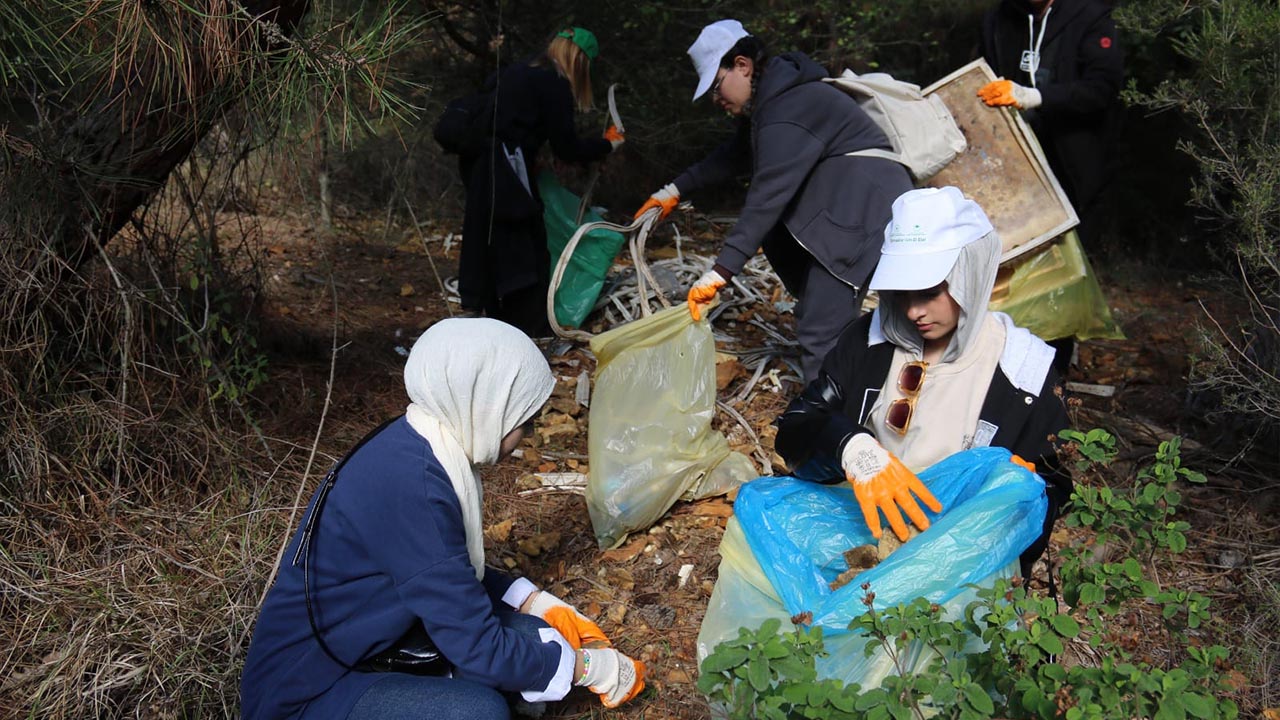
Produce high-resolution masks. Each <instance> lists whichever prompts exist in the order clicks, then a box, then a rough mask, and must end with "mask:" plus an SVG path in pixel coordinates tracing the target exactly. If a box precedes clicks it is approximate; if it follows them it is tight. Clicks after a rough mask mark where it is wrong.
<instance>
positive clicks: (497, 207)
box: [458, 63, 613, 308]
mask: <svg viewBox="0 0 1280 720" xmlns="http://www.w3.org/2000/svg"><path fill="white" fill-rule="evenodd" d="M499 79H500V82H499V83H497V100H496V102H497V106H496V107H497V111H496V114H497V117H496V120H495V123H496V131H497V132H496V138H495V139H494V142H491V143H490V144H489V145H488V148H487V152H486V153H485V154H483V155H481V156H479V157H470V158H460V166H461V172H462V178H463V182H464V183H466V189H467V206H466V211H465V215H464V218H463V226H462V256H461V259H460V261H459V269H458V275H459V286H460V287H459V290H460V291H461V293H462V301H463V305H464V306H466V307H468V308H479V307H483V306H484V305H485V302H486V300H489V299H491V298H494V297H501V296H504V295H508V294H510V293H513V292H515V291H518V290H521V289H523V288H528V287H530V286H537V285H543V286H545V284H546V282H547V280H548V278H549V277H550V275H551V270H550V258H549V256H548V254H547V241H546V233H545V230H544V229H543V224H542V200H541V198H539V196H538V186H537V174H538V167H537V159H538V154H539V152H541V150H542V148H543V146H544V145H547V144H550V146H551V151H552V153H553V154H554V155H555V156H556V157H558V158H560V159H561V160H565V161H569V162H592V161H596V160H601V159H603V158H604V157H605V156H606V155H608V154H609V152H610V151H611V150H612V147H613V146H612V145H610V144H609V141H608V140H605V139H604V138H601V137H586V138H584V137H579V136H578V133H577V131H576V130H575V128H574V100H573V92H572V90H571V88H570V86H569V81H568V80H566V79H565V78H563V77H561V76H560V75H559V74H558V73H557V72H556V71H555V69H554V68H552V67H550V66H548V65H534V64H532V63H518V64H515V65H512V66H510V67H507V68H506V69H504V70H503V71H502V73H501V76H500V78H499ZM503 146H505V148H506V149H507V150H510V151H512V152H514V150H515V148H516V147H519V148H521V149H522V150H523V152H524V159H525V163H526V164H527V167H528V175H529V187H530V189H529V190H526V189H525V187H524V185H522V184H521V183H520V180H519V179H518V178H517V176H516V174H515V172H514V171H513V170H512V169H511V165H510V164H509V163H508V162H507V159H506V153H505V152H504V149H503Z"/></svg>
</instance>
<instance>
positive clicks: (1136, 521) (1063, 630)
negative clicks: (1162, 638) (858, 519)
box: [698, 430, 1239, 720]
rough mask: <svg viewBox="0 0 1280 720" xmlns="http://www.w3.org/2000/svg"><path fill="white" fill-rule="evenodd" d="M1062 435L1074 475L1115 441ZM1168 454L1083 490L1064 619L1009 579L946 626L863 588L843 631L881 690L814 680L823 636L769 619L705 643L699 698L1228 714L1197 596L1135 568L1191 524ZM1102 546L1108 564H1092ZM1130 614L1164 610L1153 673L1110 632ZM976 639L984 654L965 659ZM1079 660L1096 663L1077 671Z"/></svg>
mask: <svg viewBox="0 0 1280 720" xmlns="http://www.w3.org/2000/svg"><path fill="white" fill-rule="evenodd" d="M1063 438H1064V439H1065V440H1067V441H1068V443H1070V446H1069V447H1070V450H1069V451H1068V452H1070V451H1072V450H1074V451H1076V452H1077V454H1078V455H1079V456H1080V457H1081V458H1083V459H1082V460H1081V462H1082V463H1083V465H1084V467H1085V468H1086V469H1097V468H1099V467H1101V466H1104V465H1105V464H1107V463H1109V462H1110V460H1111V459H1112V458H1113V457H1114V454H1115V450H1114V439H1113V438H1112V437H1111V436H1110V435H1109V434H1108V433H1106V432H1105V431H1102V430H1093V431H1090V432H1088V433H1079V432H1075V431H1065V432H1064V433H1063ZM1179 446H1180V442H1179V440H1178V439H1177V438H1174V439H1172V440H1170V441H1168V442H1164V443H1161V445H1160V447H1159V449H1158V450H1157V452H1156V454H1155V457H1154V458H1153V461H1152V463H1151V464H1150V465H1149V466H1148V467H1146V468H1144V469H1142V470H1141V471H1139V473H1138V474H1137V482H1134V483H1130V484H1128V485H1126V486H1125V489H1122V490H1117V489H1112V488H1108V487H1095V485H1094V483H1091V482H1087V481H1086V482H1082V483H1080V487H1079V489H1078V490H1077V492H1076V494H1075V495H1074V502H1075V504H1074V505H1073V510H1072V512H1071V513H1070V514H1069V515H1068V517H1067V525H1068V526H1070V527H1078V528H1084V529H1087V530H1089V531H1091V532H1092V533H1093V536H1092V538H1091V540H1092V541H1093V542H1091V543H1090V544H1088V545H1087V546H1081V547H1069V548H1066V549H1064V550H1063V551H1062V559H1063V567H1062V578H1063V594H1064V597H1066V598H1067V599H1068V602H1069V603H1070V604H1071V606H1072V607H1071V608H1070V609H1069V612H1063V611H1062V609H1060V608H1059V607H1058V604H1057V601H1056V600H1055V599H1053V598H1047V597H1041V596H1038V595H1036V594H1033V593H1030V592H1028V590H1027V588H1026V587H1024V586H1023V585H1022V582H1021V580H1020V579H1019V578H1013V579H1012V580H1011V581H1010V580H1003V579H1001V580H998V581H997V582H996V583H995V584H994V585H993V586H992V587H989V588H983V589H979V590H978V591H977V600H975V601H973V602H971V603H969V605H968V606H967V607H966V608H965V609H964V611H963V614H962V616H961V617H958V618H950V617H944V616H943V612H942V608H941V607H940V606H939V605H936V604H933V603H930V602H928V601H926V600H924V599H917V600H915V601H913V602H911V603H907V604H901V605H897V606H895V607H890V608H886V609H884V610H880V611H877V610H875V609H874V607H873V600H874V598H875V594H874V592H871V589H870V588H869V586H866V585H864V586H863V587H864V589H865V590H867V595H866V597H865V599H864V602H865V603H866V605H867V606H868V608H870V609H869V611H868V612H866V613H865V614H863V615H861V616H860V617H858V618H857V619H855V620H854V621H853V622H852V623H850V625H849V629H850V630H852V631H855V632H858V633H862V634H864V635H865V636H866V637H868V638H869V642H868V644H867V649H866V652H867V653H868V655H869V654H871V653H873V652H877V651H881V650H882V651H883V652H885V653H886V654H887V655H888V657H889V658H890V659H891V660H892V661H893V662H894V665H895V667H896V668H897V673H896V674H894V675H890V676H889V677H887V678H885V679H884V681H883V682H882V683H881V684H880V686H879V687H875V688H862V687H860V686H859V685H858V684H856V683H850V684H848V685H844V684H842V683H840V682H838V681H835V680H829V679H818V674H817V670H816V659H817V658H818V657H820V656H822V655H823V654H824V649H823V642H822V632H821V628H814V629H812V630H807V629H805V628H804V627H797V628H796V629H795V630H794V631H792V632H789V633H784V634H781V635H780V634H778V630H779V626H780V623H778V622H777V621H770V622H767V623H766V624H765V625H764V626H762V627H761V628H760V629H759V630H756V631H751V630H749V629H746V628H744V629H742V630H740V631H739V636H738V638H737V639H735V640H732V641H729V642H726V643H723V644H721V645H719V646H717V647H716V648H715V650H714V651H713V652H712V653H711V655H709V656H708V657H707V659H706V660H705V661H704V662H703V664H702V676H701V677H700V678H699V680H698V688H699V689H700V690H701V691H702V692H703V693H705V694H706V695H707V696H708V697H709V698H710V700H711V701H712V703H713V705H715V706H717V707H720V708H722V709H723V710H724V711H725V712H726V713H727V714H728V716H729V717H730V718H743V719H746V718H786V717H805V718H860V719H861V718H865V719H867V720H876V719H881V718H894V719H895V720H907V719H908V718H926V717H940V718H960V719H967V718H1068V719H1069V720H1083V719H1085V718H1098V719H1102V718H1127V717H1147V718H1153V719H1154V720H1174V719H1175V718H1176V719H1181V718H1186V717H1192V718H1235V717H1237V716H1238V714H1239V710H1238V708H1237V705H1236V703H1235V701H1234V700H1231V699H1229V698H1226V697H1224V695H1225V693H1226V690H1227V688H1226V687H1225V685H1224V684H1223V683H1222V681H1221V679H1220V678H1221V676H1222V673H1221V672H1220V671H1221V670H1222V668H1223V667H1224V666H1225V664H1226V660H1227V656H1228V651H1227V649H1226V648H1224V647H1222V646H1219V645H1213V646H1209V647H1200V646H1198V645H1197V644H1195V643H1193V642H1191V640H1190V638H1188V636H1187V633H1186V630H1187V629H1188V628H1198V627H1200V626H1201V625H1203V624H1204V623H1205V622H1206V621H1207V620H1208V619H1209V615H1208V610H1209V601H1208V599H1207V598H1206V597H1204V596H1203V595H1201V594H1199V593H1195V592H1188V591H1186V590H1182V589H1178V588H1173V587H1167V586H1163V585H1161V584H1160V583H1159V582H1157V581H1156V580H1153V579H1150V578H1148V577H1147V575H1146V573H1145V571H1144V566H1143V563H1142V562H1139V557H1140V556H1145V558H1146V559H1148V560H1150V559H1151V558H1152V557H1153V553H1154V552H1156V551H1160V552H1161V553H1166V554H1168V555H1177V554H1179V553H1181V552H1183V551H1184V550H1185V549H1186V536H1185V532H1186V530H1187V529H1188V528H1187V524H1186V523H1185V522H1182V521H1180V520H1176V519H1174V516H1175V515H1176V513H1177V510H1178V506H1179V505H1180V503H1181V501H1182V497H1181V494H1180V493H1179V492H1178V491H1177V490H1176V489H1175V485H1177V484H1178V483H1180V482H1195V483H1199V482H1204V477H1203V476H1202V475H1200V474H1199V473H1197V472H1195V471H1193V470H1190V469H1187V468H1184V467H1182V464H1181V457H1180V454H1179ZM1086 480H1087V479H1086ZM1099 547H1104V548H1110V549H1111V550H1110V551H1111V552H1114V553H1115V557H1114V558H1112V557H1103V558H1101V559H1099V558H1098V557H1097V556H1096V555H1095V552H1094V551H1095V550H1096V549H1097V548H1099ZM1142 603H1145V604H1154V605H1155V606H1158V607H1159V608H1160V615H1161V617H1162V618H1163V620H1164V622H1165V630H1166V632H1167V640H1168V641H1169V643H1170V645H1171V647H1172V648H1173V649H1174V651H1175V652H1174V654H1173V655H1172V658H1173V661H1172V662H1169V663H1167V664H1165V665H1163V666H1156V665H1155V664H1153V663H1151V662H1149V661H1147V660H1146V659H1144V658H1140V657H1135V653H1134V652H1133V649H1132V648H1131V647H1128V646H1126V644H1125V642H1124V638H1123V637H1122V636H1121V634H1120V633H1117V632H1116V628H1117V626H1118V624H1119V623H1118V622H1117V621H1118V620H1120V619H1121V618H1122V617H1123V614H1124V613H1125V612H1127V611H1131V610H1133V609H1134V607H1135V606H1136V605H1137V604H1142ZM975 638H979V639H981V642H982V643H983V644H984V645H986V647H987V649H986V650H985V651H983V652H976V653H967V654H966V653H965V652H964V648H965V647H966V645H969V644H970V643H972V642H973V640H974V639H975ZM917 642H920V643H923V645H924V647H925V648H926V649H927V650H928V651H929V652H930V654H931V655H932V657H933V659H932V660H930V661H929V662H928V663H927V664H926V666H925V667H924V669H923V670H920V671H916V672H912V671H910V669H909V668H908V667H907V664H906V662H905V660H904V653H905V652H906V651H907V649H908V647H909V646H911V645H912V644H914V643H917ZM1069 645H1071V646H1073V647H1072V650H1071V652H1068V646H1069ZM1081 648H1087V649H1088V650H1087V652H1088V653H1089V654H1091V655H1093V656H1095V657H1098V658H1100V660H1099V661H1097V662H1094V663H1085V662H1081V661H1079V660H1078V659H1073V658H1075V656H1076V655H1078V652H1077V651H1078V650H1079V649H1081Z"/></svg>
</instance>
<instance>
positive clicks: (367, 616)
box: [241, 319, 644, 720]
mask: <svg viewBox="0 0 1280 720" xmlns="http://www.w3.org/2000/svg"><path fill="white" fill-rule="evenodd" d="M554 384H555V380H554V378H553V376H552V375H551V370H550V368H549V367H548V366H547V362H546V360H545V359H544V358H543V357H542V355H541V353H540V352H539V351H538V349H537V347H536V346H534V344H533V343H532V342H531V341H530V340H529V339H528V338H527V337H526V336H525V335H524V334H523V333H521V332H520V331H519V330H517V329H515V328H514V327H512V326H510V325H506V324H505V323H502V322H498V321H496V320H488V319H465V320H463V319H457V320H444V321H442V322H439V323H437V324H436V325H433V326H432V327H431V328H430V329H429V330H427V332H425V333H423V335H422V337H420V338H419V339H418V341H417V343H415V344H414V346H413V350H412V352H410V354H409V361H408V363H407V364H406V366H405V389H406V390H407V392H408V395H409V399H410V401H411V402H410V404H409V406H408V409H407V411H406V413H405V415H404V416H403V417H399V418H396V419H395V420H393V421H391V422H390V423H388V424H386V425H384V426H383V427H381V428H379V429H378V430H376V431H374V432H373V433H372V434H371V435H370V436H368V437H366V438H365V439H364V440H363V441H361V443H360V444H358V445H357V446H356V447H355V449H353V450H352V451H351V452H350V453H349V454H348V455H347V457H346V458H344V459H343V461H341V462H340V463H339V465H338V466H336V468H335V471H333V472H331V473H330V477H329V478H327V479H326V480H327V482H326V483H324V484H322V487H321V488H320V489H319V490H318V491H317V493H316V497H315V498H313V499H312V502H311V506H310V507H309V509H308V511H307V515H306V517H305V518H304V522H303V526H302V527H301V528H299V530H298V532H297V534H296V535H295V537H294V539H293V541H292V543H291V546H290V548H289V551H288V552H287V554H286V558H285V561H284V562H283V563H282V564H281V567H280V573H279V576H278V578H277V580H276V583H275V585H274V586H273V587H272V588H271V591H270V592H269V593H268V595H267V600H266V603H265V604H264V605H263V608H262V613H261V615H260V616H259V618H258V623H257V626H256V628H255V631H254V637H253V642H252V644H251V646H250V648H249V655H248V658H247V660H246V662H245V669H244V674H243V677H242V685H241V702H242V711H243V715H244V717H245V718H248V719H250V720H256V719H264V720H265V719H275V718H351V719H357V718H359V719H363V718H428V717H429V718H433V719H441V718H458V719H462V718H506V717H508V715H509V711H508V703H507V699H506V697H504V695H503V693H519V695H520V696H521V697H522V698H523V699H524V700H525V701H527V702H540V701H548V700H559V699H561V698H563V697H564V696H565V695H566V694H568V692H569V690H570V689H571V687H573V686H584V687H589V688H590V689H591V690H592V691H593V692H595V693H597V694H599V695H600V698H601V701H602V702H603V703H604V704H605V705H606V706H608V707H616V706H617V705H619V704H621V703H623V702H625V701H626V700H629V699H630V698H632V697H634V696H635V695H636V694H637V693H639V692H640V691H641V690H642V689H643V688H644V666H643V665H642V664H641V663H639V662H635V661H633V660H631V659H630V658H628V657H626V656H625V655H623V654H621V653H619V652H617V651H616V650H613V649H612V648H611V647H610V643H609V641H608V638H606V637H605V636H604V634H603V633H602V632H601V631H600V628H599V627H597V626H596V625H595V623H593V622H591V621H590V620H588V619H587V618H585V617H584V616H582V615H581V614H579V613H578V612H577V611H576V610H574V609H573V608H572V607H571V606H569V605H567V604H566V603H564V602H562V601H560V600H559V599H557V598H556V597H555V596H553V595H551V594H550V593H547V592H545V591H540V590H538V589H537V587H535V586H534V585H533V583H531V582H529V581H528V580H527V579H523V578H521V579H515V580H513V579H512V578H510V577H508V576H506V575H504V574H502V573H501V572H499V571H496V570H494V569H492V568H486V567H485V565H484V537H483V533H482V526H481V499H482V488H481V484H480V479H479V477H478V476H477V475H476V473H475V469H474V466H476V465H485V464H491V463H495V462H497V461H498V460H500V459H501V458H503V457H505V456H506V455H508V454H510V453H511V451H512V450H514V449H515V447H516V446H517V445H519V443H520V441H521V439H522V438H523V437H524V434H525V432H526V424H527V423H530V422H531V421H532V419H533V417H534V416H535V415H536V414H537V412H538V411H539V409H540V408H541V407H542V405H543V404H544V403H545V402H546V400H547V398H548V397H550V395H551V391H552V388H553V386H554ZM433 651H438V653H439V655H440V656H441V660H440V661H438V662H436V663H433V664H425V663H418V664H417V669H415V670H414V671H413V673H419V672H429V673H432V674H430V675H421V674H413V673H411V672H408V671H407V669H408V667H409V665H408V664H407V663H406V662H405V659H406V657H409V658H410V659H412V657H411V656H413V655H414V654H416V655H417V659H419V660H421V658H422V657H425V656H429V655H430V653H431V652H433ZM388 670H389V671H388Z"/></svg>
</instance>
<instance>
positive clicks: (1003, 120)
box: [924, 59, 1080, 262]
mask: <svg viewBox="0 0 1280 720" xmlns="http://www.w3.org/2000/svg"><path fill="white" fill-rule="evenodd" d="M995 79H996V76H995V74H994V73H993V72H992V71H991V67H990V66H989V65H987V62H986V60H982V59H978V60H975V61H973V62H971V63H969V64H968V65H965V66H964V67H962V68H960V69H958V70H956V71H955V72H953V73H951V74H950V75H947V76H946V77H944V78H942V79H941V80H939V81H937V82H935V83H934V84H932V85H930V86H929V87H927V88H925V89H924V94H925V95H931V94H934V93H937V94H938V95H939V96H940V97H942V100H943V102H944V103H946V105H947V108H948V109H949V110H951V114H952V116H954V117H955V119H956V124H957V125H959V126H960V131H961V132H963V133H964V136H965V140H966V141H968V144H969V146H968V148H966V149H965V151H964V152H963V153H961V154H959V155H957V156H956V158H955V159H954V160H952V161H951V162H950V164H948V165H947V166H946V167H945V168H943V169H942V170H941V171H940V172H939V173H938V174H937V175H934V176H933V177H932V178H930V179H929V181H928V182H927V183H926V185H928V186H930V187H942V186H944V185H954V186H956V187H958V188H960V190H961V191H962V192H964V194H965V195H967V196H968V197H970V198H972V199H973V200H975V201H977V203H978V204H979V205H981V206H982V208H983V209H984V210H986V212H987V216H988V217H990V218H991V223H992V224H993V225H994V226H995V228H996V231H997V232H999V233H1000V241H1001V245H1002V248H1003V253H1002V255H1001V257H1000V261H1001V262H1006V261H1008V260H1012V259H1013V258H1016V257H1018V256H1019V255H1022V254H1024V253H1027V252H1029V251H1031V250H1033V249H1035V248H1036V247H1038V246H1040V245H1043V244H1044V243H1046V242H1048V241H1049V240H1052V239H1053V238H1055V237H1058V236H1059V235H1061V234H1062V233H1064V232H1066V231H1067V230H1070V229H1071V228H1073V227H1075V226H1076V225H1077V224H1079V222H1080V221H1079V218H1078V217H1077V216H1076V211H1075V208H1073V207H1072V206H1071V202H1070V201H1069V200H1067V195H1066V193H1065V192H1063V190H1062V186H1061V185H1059V184H1058V179H1057V178H1056V177H1054V175H1053V172H1052V171H1051V170H1050V169H1049V163H1048V161H1047V160H1046V159H1045V156H1044V151H1043V150H1042V149H1041V148H1040V143H1039V142H1037V141H1036V136H1035V133H1033V132H1032V131H1031V128H1030V127H1028V126H1027V123H1026V122H1025V121H1024V120H1023V119H1022V115H1021V114H1020V113H1019V112H1018V111H1017V110H1014V109H1012V108H993V107H987V105H986V104H984V103H983V102H982V100H980V99H979V98H978V95H977V93H978V88H980V87H982V86H983V85H985V84H987V83H988V82H990V81H992V80H995Z"/></svg>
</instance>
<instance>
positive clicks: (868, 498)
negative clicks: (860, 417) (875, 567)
mask: <svg viewBox="0 0 1280 720" xmlns="http://www.w3.org/2000/svg"><path fill="white" fill-rule="evenodd" d="M840 465H841V466H842V467H843V468H844V474H845V477H846V478H848V480H849V482H850V483H852V484H853V494H854V497H856V498H858V505H859V506H860V507H861V508H862V517H863V519H865V520H866V521H867V527H869V528H871V535H872V537H874V538H875V539H877V540H879V539H880V535H881V530H880V513H881V512H883V513H884V516H885V518H886V519H887V520H888V521H889V527H891V528H893V534H894V535H897V536H898V539H899V540H901V541H903V542H906V541H907V525H906V523H904V522H903V521H902V512H904V511H905V512H906V513H907V517H909V518H911V522H912V523H914V524H915V526H916V527H917V528H920V529H921V530H927V529H929V519H928V518H926V517H925V516H924V513H923V512H922V511H921V510H920V506H919V505H917V504H916V500H915V498H913V497H912V494H913V493H914V494H915V496H916V497H918V498H920V499H921V500H923V501H924V504H925V505H928V506H929V509H930V510H932V511H934V512H941V511H942V503H940V502H938V500H937V499H936V498H934V497H933V493H931V492H929V489H928V488H926V487H925V486H924V483H922V482H920V478H918V477H916V476H915V473H913V472H911V471H910V470H908V469H907V466H906V465H903V464H902V461H901V460H899V459H898V458H896V457H894V456H893V453H891V452H889V451H888V450H885V449H884V447H882V446H881V445H880V443H879V442H877V441H876V439H875V438H873V437H871V436H870V435H867V434H866V433H859V434H857V435H854V436H853V437H851V438H849V442H847V443H845V446H844V451H843V452H841V454H840ZM899 508H901V509H902V510H901V511H899Z"/></svg>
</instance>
